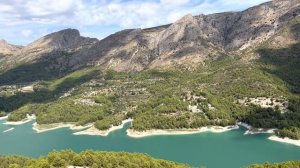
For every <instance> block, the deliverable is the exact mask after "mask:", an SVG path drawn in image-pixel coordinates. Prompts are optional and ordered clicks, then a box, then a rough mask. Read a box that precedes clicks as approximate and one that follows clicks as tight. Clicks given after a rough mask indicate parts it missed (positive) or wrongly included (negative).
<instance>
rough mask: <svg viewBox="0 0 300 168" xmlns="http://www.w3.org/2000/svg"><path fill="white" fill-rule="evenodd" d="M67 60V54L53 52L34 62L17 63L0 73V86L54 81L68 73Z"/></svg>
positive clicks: (68, 56) (68, 55)
mask: <svg viewBox="0 0 300 168" xmlns="http://www.w3.org/2000/svg"><path fill="white" fill-rule="evenodd" d="M69 58H70V54H69V53H65V52H59V51H53V52H50V53H46V54H44V55H42V56H40V59H37V60H35V61H34V62H31V63H18V65H15V66H13V67H12V68H11V69H8V70H7V71H4V72H2V73H0V85H12V84H18V83H30V82H35V81H39V80H53V79H56V78H58V77H61V76H63V75H65V74H66V73H67V72H68V70H69V68H68V65H67V63H68V59H69Z"/></svg>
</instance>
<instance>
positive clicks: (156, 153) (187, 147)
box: [0, 120, 300, 168]
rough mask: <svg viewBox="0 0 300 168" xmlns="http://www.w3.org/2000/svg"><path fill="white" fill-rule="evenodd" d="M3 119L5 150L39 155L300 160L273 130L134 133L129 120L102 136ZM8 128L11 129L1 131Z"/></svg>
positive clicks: (223, 163) (229, 162) (232, 165)
mask: <svg viewBox="0 0 300 168" xmlns="http://www.w3.org/2000/svg"><path fill="white" fill-rule="evenodd" d="M4 122H5V121H4V120H2V121H0V154H2V155H12V154H19V155H25V156H30V157H39V156H41V155H46V154H47V153H48V152H50V151H52V150H62V149H72V150H74V151H76V152H80V151H83V150H87V149H93V150H102V151H126V152H141V153H147V154H149V155H151V156H153V157H155V158H161V159H167V160H172V161H176V162H181V163H187V164H189V165H191V166H195V167H196V166H197V167H199V166H205V167H207V168H219V167H226V168H239V167H245V166H247V165H250V164H253V163H264V162H266V161H269V162H281V161H287V160H300V147H297V146H293V145H289V144H284V143H279V142H274V141H270V140H268V139H267V138H268V137H269V136H270V134H256V135H243V134H244V132H245V131H246V130H245V129H244V128H240V129H237V130H232V131H229V132H225V133H218V134H217V133H210V132H205V133H199V134H193V135H174V136H170V135H168V136H151V137H146V138H130V137H128V136H127V135H126V129H127V128H128V127H130V123H128V124H126V125H125V127H124V128H123V129H120V130H117V131H114V132H112V133H110V134H109V135H108V136H107V137H101V136H85V135H82V136H75V135H72V133H73V131H71V130H69V129H67V128H66V129H65V128H63V129H57V130H53V131H48V132H44V133H39V134H38V133H36V132H35V131H34V130H32V124H33V121H32V122H29V123H26V124H23V125H19V126H8V125H4V124H3V123H4ZM11 128H14V129H11ZM9 129H10V130H9ZM5 130H9V131H7V132H3V131H5Z"/></svg>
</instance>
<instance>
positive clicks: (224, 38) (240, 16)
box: [8, 0, 300, 72]
mask: <svg viewBox="0 0 300 168" xmlns="http://www.w3.org/2000/svg"><path fill="white" fill-rule="evenodd" d="M299 15H300V2H299V1H298V0H273V1H270V2H266V3H263V4H260V5H257V6H254V7H251V8H248V9H246V10H244V11H240V12H223V13H215V14H209V15H203V14H201V15H197V16H192V15H191V14H188V15H186V16H184V17H182V18H181V19H179V20H178V21H176V22H174V23H172V24H168V25H162V26H158V27H152V28H146V29H126V30H122V31H119V32H116V33H114V34H111V35H109V36H107V37H106V38H104V39H102V40H97V39H94V38H88V37H82V36H80V33H79V31H78V30H75V29H65V30H61V31H58V32H54V33H51V34H49V35H46V36H44V37H42V38H40V39H38V40H35V41H34V42H32V43H30V44H29V45H27V46H25V47H24V48H22V49H21V50H19V51H18V52H14V53H13V56H12V57H10V58H9V59H8V62H15V61H17V62H20V61H22V62H32V61H33V62H35V61H40V59H42V60H43V59H44V58H46V59H47V58H48V57H49V58H53V59H56V60H57V61H58V62H60V65H61V66H57V67H56V68H58V69H69V70H70V71H73V70H76V69H79V68H81V67H85V66H89V65H101V66H103V67H104V68H105V69H114V70H116V71H125V72H138V71H142V70H144V69H149V68H150V69H153V68H170V67H174V66H175V67H176V66H183V67H186V68H193V67H196V66H198V65H199V64H203V63H204V62H205V61H206V60H210V59H216V58H217V57H220V56H222V55H224V54H225V53H229V52H240V51H242V50H246V49H248V48H255V46H258V45H259V44H261V43H262V42H264V41H266V40H268V39H270V38H271V37H272V36H273V35H275V34H276V32H278V31H279V30H280V29H281V28H282V27H284V25H286V24H287V23H288V22H289V21H291V20H293V19H295V18H297V17H299ZM54 51H55V52H54ZM53 52H54V53H53ZM61 53H63V54H61ZM66 54H67V55H69V57H68V58H63V57H59V55H66ZM53 55H56V56H53ZM57 61H56V62H57ZM52 67H53V66H52Z"/></svg>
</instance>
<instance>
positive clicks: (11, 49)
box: [0, 40, 22, 55]
mask: <svg viewBox="0 0 300 168" xmlns="http://www.w3.org/2000/svg"><path fill="white" fill-rule="evenodd" d="M21 49H22V46H16V45H12V44H9V43H7V42H6V41H5V40H0V54H3V55H11V54H13V53H15V52H18V51H19V50H21Z"/></svg>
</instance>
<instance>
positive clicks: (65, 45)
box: [26, 29, 98, 50]
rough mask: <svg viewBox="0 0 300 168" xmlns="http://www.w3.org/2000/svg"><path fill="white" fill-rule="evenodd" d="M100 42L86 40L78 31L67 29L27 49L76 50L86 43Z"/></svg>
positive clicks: (30, 45)
mask: <svg viewBox="0 0 300 168" xmlns="http://www.w3.org/2000/svg"><path fill="white" fill-rule="evenodd" d="M96 41H98V40H96V39H91V38H85V37H82V36H80V33H79V31H78V30H76V29H65V30H61V31H58V32H54V33H51V34H48V35H46V36H44V37H42V38H40V39H38V40H36V41H34V42H33V43H31V44H29V45H28V46H27V47H26V49H33V48H35V49H37V48H43V49H44V48H47V49H51V50H52V49H56V50H59V49H68V50H70V49H76V48H78V47H81V46H82V45H85V44H86V43H90V42H91V43H93V42H96Z"/></svg>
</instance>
